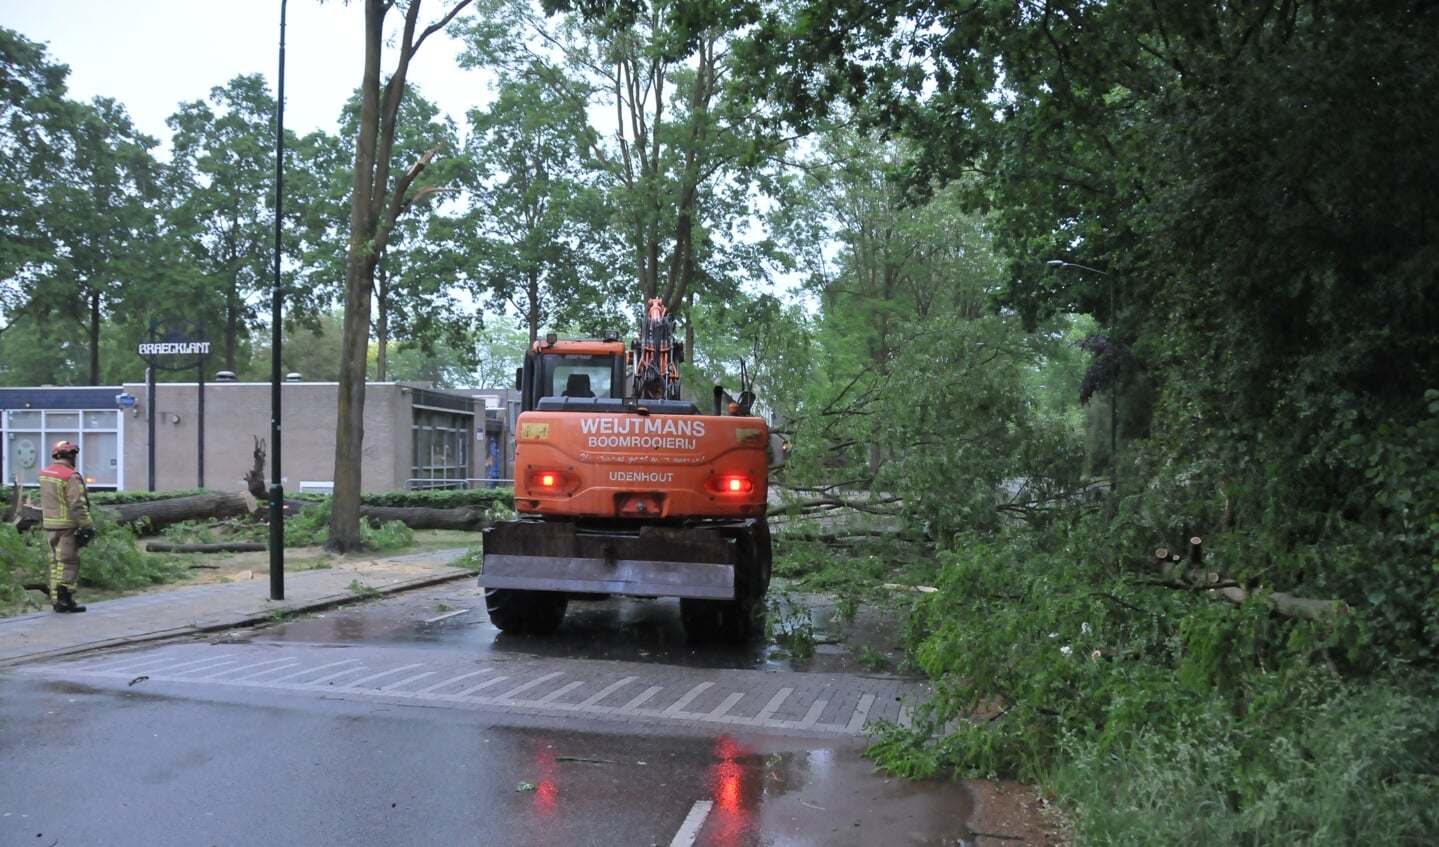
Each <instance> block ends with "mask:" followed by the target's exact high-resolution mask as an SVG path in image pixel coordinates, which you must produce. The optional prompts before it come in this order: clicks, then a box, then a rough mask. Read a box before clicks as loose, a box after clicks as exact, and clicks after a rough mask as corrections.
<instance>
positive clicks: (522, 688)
mask: <svg viewBox="0 0 1439 847" xmlns="http://www.w3.org/2000/svg"><path fill="white" fill-rule="evenodd" d="M557 676H564V674H563V673H561V672H559V671H555V672H554V673H547V674H545V675H544V676H542V677H540V678H539V679H532V680H530V681H529V682H527V683H525V684H524V685H516V686H515V687H514V688H511V689H510V690H509V691H506V692H505V693H504V694H501V695H500V696H499V697H496V698H495V699H496V700H513V699H515V695H517V694H523V693H525V692H526V691H529V690H530V689H531V688H534V687H535V686H536V685H544V684H545V683H547V682H549V681H550V680H552V679H554V678H555V677H557Z"/></svg>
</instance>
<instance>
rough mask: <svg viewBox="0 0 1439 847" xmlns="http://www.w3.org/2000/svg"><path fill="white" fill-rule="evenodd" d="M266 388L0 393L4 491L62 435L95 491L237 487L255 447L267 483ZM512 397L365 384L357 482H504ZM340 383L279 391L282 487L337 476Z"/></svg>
mask: <svg viewBox="0 0 1439 847" xmlns="http://www.w3.org/2000/svg"><path fill="white" fill-rule="evenodd" d="M272 390H273V386H272V385H271V384H270V383H268V382H235V381H233V380H223V379H222V380H219V381H216V382H205V383H203V384H202V383H198V382H188V383H186V382H169V383H157V384H156V385H155V386H154V387H153V396H151V387H150V386H148V385H146V384H144V383H139V384H136V383H129V384H125V385H122V386H102V387H51V386H46V387H39V388H0V439H3V443H4V452H3V472H4V479H5V481H6V483H10V482H12V481H14V480H17V479H18V480H19V481H20V482H21V484H23V485H34V484H35V479H36V475H37V474H38V473H39V471H40V469H41V468H43V467H44V466H45V465H47V464H49V462H50V457H49V447H50V445H51V444H54V443H55V442H56V441H58V440H60V439H69V440H70V441H74V442H75V443H76V444H79V445H80V462H79V465H80V470H81V471H82V472H83V473H84V474H85V476H86V478H87V479H88V480H90V485H91V487H92V488H94V489H96V490H120V491H146V490H154V491H174V490H183V489H191V488H208V489H213V490H220V491H233V490H238V489H240V488H243V487H244V486H245V482H244V477H245V473H246V472H247V471H248V470H249V469H250V468H251V466H252V465H253V463H254V451H255V447H256V439H257V438H258V439H261V440H263V441H264V442H265V447H266V448H267V457H266V459H265V463H264V467H263V474H264V476H265V478H266V481H267V482H268V481H269V476H270V471H271V461H272V460H271V458H270V456H269V454H268V449H269V448H271V447H272V446H273V445H270V444H269V442H270V440H271V408H270V404H271V396H272ZM514 393H515V392H513V391H510V390H506V389H490V390H485V389H473V390H464V391H448V390H439V389H434V388H432V387H430V386H428V385H426V384H423V383H403V382H381V383H370V384H369V385H367V386H366V388H365V416H364V441H365V443H364V445H363V447H362V453H363V459H362V465H361V477H360V478H361V480H362V484H363V485H364V488H365V491H397V490H403V489H414V488H455V487H474V486H476V485H488V484H491V483H492V482H499V483H501V484H503V483H505V482H507V481H508V479H509V478H510V473H509V468H510V466H511V465H510V457H511V456H512V455H513V445H512V443H511V439H510V437H509V433H510V432H511V431H512V430H511V426H510V424H511V423H512V421H513V418H514V416H515V415H516V414H517V412H516V410H515V401H514V399H513V398H512V396H511V395H513V394H514ZM338 402H339V384H338V383H334V382H303V381H299V380H297V379H292V380H288V381H286V382H284V383H282V384H281V385H280V412H281V413H280V435H281V445H280V447H281V456H280V458H281V473H282V475H283V478H282V480H281V483H282V484H283V485H284V487H285V490H286V491H287V492H294V491H301V490H312V491H327V490H329V487H330V484H331V478H332V477H333V475H334V464H335V422H336V409H337V406H338Z"/></svg>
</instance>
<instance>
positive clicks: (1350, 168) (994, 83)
mask: <svg viewBox="0 0 1439 847" xmlns="http://www.w3.org/2000/svg"><path fill="white" fill-rule="evenodd" d="M765 26H766V27H767V28H768V29H769V30H770V37H765V38H759V39H756V40H755V42H754V43H755V44H756V46H757V52H756V54H755V56H754V66H755V67H757V68H761V69H768V70H769V71H771V72H770V73H768V74H767V75H764V77H763V79H764V88H765V89H766V90H767V91H768V92H770V93H771V94H773V95H778V96H781V97H783V98H784V99H785V100H786V102H788V103H789V104H790V106H791V109H790V113H789V114H790V117H791V118H793V119H795V120H796V121H800V122H813V120H814V116H816V115H823V114H826V113H831V114H832V113H834V112H835V111H836V110H837V109H838V110H843V111H845V112H846V113H847V114H849V115H852V116H853V117H855V118H857V119H860V120H863V121H867V122H871V123H874V124H877V125H880V126H883V127H885V128H886V129H888V130H889V131H892V132H896V133H902V134H905V135H907V136H909V137H910V138H912V139H914V140H915V141H916V143H917V144H918V145H919V146H920V153H919V155H918V156H916V158H915V160H914V162H913V163H912V166H911V170H912V174H913V176H915V177H916V178H917V179H916V184H919V185H922V184H925V183H926V182H927V181H928V180H930V179H931V178H934V177H953V176H957V175H960V174H967V173H968V174H975V173H977V174H978V175H980V177H981V178H980V179H976V180H972V181H970V183H969V184H972V185H974V186H975V187H976V190H974V191H972V192H970V195H969V199H970V203H971V204H972V205H973V206H975V207H977V208H984V209H988V210H991V211H992V212H993V220H994V222H995V226H996V231H997V234H998V236H999V239H1000V245H1001V247H1002V248H1003V249H1004V250H1005V252H1006V253H1008V254H1009V255H1010V256H1011V257H1012V265H1011V284H1010V287H1009V291H1008V294H1007V297H1006V299H1007V302H1008V303H1009V304H1010V305H1011V306H1013V307H1014V308H1016V309H1018V310H1019V312H1020V313H1021V314H1024V315H1026V316H1028V317H1029V318H1030V319H1031V320H1036V319H1038V318H1041V317H1042V316H1044V315H1046V314H1051V313H1054V312H1063V311H1084V312H1089V313H1091V314H1093V315H1094V316H1095V317H1096V319H1097V320H1098V321H1099V322H1100V323H1101V325H1105V324H1107V323H1108V315H1107V312H1108V310H1109V300H1108V297H1107V296H1106V295H1107V294H1108V291H1107V290H1106V288H1105V286H1104V285H1103V284H1102V283H1101V281H1100V278H1099V277H1097V276H1096V275H1093V274H1088V273H1083V272H1080V271H1077V270H1074V269H1072V268H1051V267H1048V266H1046V264H1045V262H1046V260H1051V259H1055V258H1060V259H1065V260H1071V261H1074V262H1083V263H1084V264H1086V265H1088V266H1090V267H1097V268H1101V269H1103V270H1104V271H1105V272H1106V273H1108V274H1110V275H1112V276H1113V277H1114V281H1115V290H1116V292H1117V294H1116V299H1117V306H1118V308H1117V313H1116V314H1117V319H1116V321H1115V325H1114V326H1106V335H1107V336H1108V337H1109V338H1111V339H1112V343H1114V344H1118V345H1123V347H1125V348H1127V349H1130V350H1133V351H1135V354H1136V355H1137V356H1138V357H1140V358H1141V359H1143V360H1144V362H1145V363H1146V365H1147V366H1148V369H1149V376H1150V377H1151V378H1152V379H1153V382H1154V384H1156V385H1158V386H1160V390H1159V392H1158V393H1157V394H1156V395H1155V398H1154V401H1153V402H1154V404H1155V405H1154V406H1153V408H1152V409H1151V410H1148V411H1147V412H1146V413H1145V414H1144V415H1143V417H1144V418H1145V419H1148V417H1149V414H1152V416H1153V420H1154V426H1153V428H1152V430H1150V429H1148V428H1147V427H1144V426H1138V425H1128V426H1126V427H1124V432H1125V434H1126V435H1127V436H1130V435H1134V434H1136V433H1138V432H1152V438H1150V439H1149V440H1147V441H1146V442H1144V443H1134V444H1130V445H1127V446H1126V447H1124V448H1121V452H1123V453H1125V454H1126V455H1127V456H1128V461H1130V462H1131V463H1132V467H1131V468H1130V469H1129V473H1130V474H1135V475H1140V477H1141V478H1156V479H1158V478H1160V476H1161V475H1162V477H1163V478H1164V479H1165V480H1169V481H1174V482H1172V484H1164V485H1158V486H1152V487H1151V489H1150V492H1149V494H1148V495H1147V496H1148V497H1149V498H1151V500H1150V502H1147V503H1144V504H1143V505H1142V506H1141V504H1140V502H1139V501H1138V500H1136V501H1134V502H1131V503H1130V504H1129V505H1130V507H1131V508H1143V509H1144V510H1145V512H1146V513H1147V514H1153V513H1155V512H1156V511H1158V512H1163V513H1168V514H1170V515H1173V516H1175V517H1176V518H1180V516H1182V518H1181V519H1182V522H1183V524H1184V525H1186V526H1189V527H1193V528H1194V529H1196V530H1199V529H1201V528H1203V530H1204V531H1207V532H1219V531H1233V532H1235V533H1237V534H1238V535H1237V536H1236V542H1235V543H1236V544H1237V543H1240V542H1239V541H1238V539H1243V543H1244V544H1245V547H1246V551H1247V560H1246V561H1245V562H1243V563H1236V565H1235V569H1236V571H1237V574H1236V575H1237V576H1238V577H1239V578H1241V579H1245V580H1250V581H1252V582H1254V583H1255V584H1265V585H1271V586H1275V587H1277V588H1278V589H1280V590H1295V591H1299V592H1301V593H1305V594H1309V595H1311V596H1326V597H1336V598H1338V599H1342V600H1344V601H1345V602H1347V603H1349V604H1350V605H1351V606H1352V607H1354V608H1355V609H1358V610H1360V611H1362V612H1364V613H1366V614H1369V615H1372V618H1368V619H1367V620H1368V622H1369V624H1372V628H1370V629H1369V630H1368V631H1367V634H1366V635H1365V636H1364V640H1365V641H1367V642H1368V643H1371V644H1372V645H1374V646H1375V647H1376V648H1378V649H1380V650H1381V651H1383V652H1384V653H1385V654H1386V655H1394V656H1396V657H1397V656H1404V657H1407V658H1412V659H1422V660H1423V661H1427V662H1435V661H1439V624H1436V623H1435V621H1436V615H1435V612H1436V610H1439V575H1436V573H1435V572H1434V570H1433V568H1432V567H1431V566H1430V564H1431V563H1432V558H1433V553H1434V549H1435V546H1436V545H1435V543H1434V541H1433V540H1432V532H1433V530H1432V529H1430V528H1429V527H1430V526H1431V525H1432V524H1433V523H1434V518H1435V517H1436V516H1439V509H1436V505H1439V504H1436V500H1435V497H1434V496H1433V495H1431V494H1429V493H1427V492H1426V491H1425V490H1424V487H1423V486H1424V482H1423V477H1422V476H1421V473H1422V472H1421V469H1422V468H1425V467H1428V466H1430V465H1433V464H1434V463H1435V462H1436V461H1439V455H1433V454H1431V453H1430V452H1428V451H1431V450H1432V449H1434V447H1435V446H1436V445H1435V444H1434V443H1433V442H1432V441H1429V440H1426V439H1425V438H1423V437H1416V436H1415V434H1414V433H1412V432H1410V428H1412V427H1416V426H1419V427H1426V426H1432V423H1433V417H1432V416H1433V412H1432V411H1430V409H1429V403H1428V402H1427V401H1426V399H1425V391H1426V389H1430V388H1432V387H1434V386H1435V384H1436V378H1439V373H1436V370H1439V333H1435V332H1434V331H1433V327H1434V326H1436V322H1439V296H1436V295H1439V285H1436V283H1439V227H1436V225H1435V220H1436V218H1435V212H1436V205H1435V196H1436V195H1435V193H1434V189H1433V186H1434V185H1436V184H1439V137H1436V136H1435V135H1434V133H1433V132H1432V127H1434V126H1439V97H1436V96H1435V94H1434V92H1435V91H1436V90H1439V7H1436V6H1435V5H1434V4H1423V3H1394V2H1384V0H1343V1H1342V2H1330V3H1322V4H1321V3H1306V2H1260V3H1243V4H1223V5H1218V4H1204V3H1198V4H1196V3H1178V2H1158V3H1152V2H1126V1H1125V0H1121V2H1111V3H1078V2H1050V3H1044V4H1037V5H1036V4H1016V3H1013V2H1003V1H1002V0H980V2H964V3H939V4H932V3H918V2H911V0H901V2H881V3H878V4H876V3H869V2H866V3H857V2H853V1H852V0H819V2H815V3H810V4H806V5H805V6H804V7H802V8H801V9H800V10H799V11H798V12H797V13H795V14H794V15H792V16H788V17H779V16H777V17H775V18H773V19H772V20H769V21H767V22H766V24H765ZM1120 382H1121V385H1123V384H1124V382H1125V381H1124V379H1121V380H1120ZM1130 414H1131V416H1134V415H1137V414H1138V413H1137V412H1134V411H1131V412H1130ZM1406 432H1408V433H1409V435H1407V436H1403V435H1401V433H1406ZM1395 451H1398V452H1400V453H1402V454H1403V455H1402V457H1400V456H1395V455H1394V453H1395ZM1176 469H1178V470H1179V473H1178V474H1176V473H1175V470H1176ZM1175 480H1182V484H1181V483H1180V482H1177V481H1175ZM1380 491H1388V492H1390V494H1389V497H1387V498H1385V503H1389V504H1391V505H1385V504H1384V503H1380V502H1379V501H1378V500H1377V499H1376V495H1377V494H1378V493H1379V492H1380ZM1400 491H1403V492H1408V493H1407V494H1404V495H1400V494H1399V493H1398V492H1400ZM1399 504H1403V505H1402V506H1400V505H1399ZM1152 540H1153V538H1152V537H1151V538H1148V539H1146V538H1144V537H1143V536H1136V537H1135V539H1134V541H1135V546H1136V547H1138V546H1139V545H1140V544H1142V543H1145V542H1146V541H1152ZM1317 550H1323V551H1325V552H1324V553H1323V554H1319V553H1317V552H1316V551H1317ZM1361 550H1362V551H1364V552H1362V553H1360V552H1359V551H1361ZM1376 561H1384V562H1387V563H1390V564H1387V565H1385V566H1384V567H1382V568H1380V567H1376V566H1375V562H1376ZM1388 651H1394V652H1393V653H1389V652H1388Z"/></svg>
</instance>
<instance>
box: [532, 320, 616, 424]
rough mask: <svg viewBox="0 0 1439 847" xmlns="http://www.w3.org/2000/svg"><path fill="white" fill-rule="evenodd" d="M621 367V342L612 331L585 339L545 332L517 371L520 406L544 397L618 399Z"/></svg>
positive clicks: (535, 406) (537, 406) (537, 401)
mask: <svg viewBox="0 0 1439 847" xmlns="http://www.w3.org/2000/svg"><path fill="white" fill-rule="evenodd" d="M625 368H626V351H625V346H624V344H622V343H621V342H620V341H619V338H618V336H617V335H615V334H614V333H606V335H605V338H604V339H603V340H585V341H568V340H566V341H561V340H558V339H556V338H555V336H553V335H549V336H547V337H545V338H544V339H542V340H540V341H536V342H535V343H534V345H533V346H532V347H531V348H530V349H529V350H528V351H527V352H526V353H525V363H524V367H523V368H521V369H520V372H519V374H517V376H518V377H519V385H518V386H517V387H518V388H519V389H520V409H521V411H525V412H529V411H532V410H534V409H537V408H539V405H540V401H541V400H545V399H546V398H557V399H559V400H566V401H567V400H571V399H574V400H615V401H622V400H624V397H625V385H626V384H627V380H626V378H625ZM547 405H553V404H552V403H551V404H547ZM574 405H575V406H576V407H578V405H579V404H574ZM587 408H588V407H587Z"/></svg>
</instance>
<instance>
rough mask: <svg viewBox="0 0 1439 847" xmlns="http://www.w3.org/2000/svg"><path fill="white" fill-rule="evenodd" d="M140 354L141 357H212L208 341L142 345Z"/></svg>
mask: <svg viewBox="0 0 1439 847" xmlns="http://www.w3.org/2000/svg"><path fill="white" fill-rule="evenodd" d="M139 353H140V355H141V356H180V355H190V356H194V355H200V356H208V355H210V342H208V341H160V342H151V343H148V344H141V345H140V349H139Z"/></svg>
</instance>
